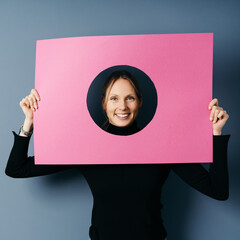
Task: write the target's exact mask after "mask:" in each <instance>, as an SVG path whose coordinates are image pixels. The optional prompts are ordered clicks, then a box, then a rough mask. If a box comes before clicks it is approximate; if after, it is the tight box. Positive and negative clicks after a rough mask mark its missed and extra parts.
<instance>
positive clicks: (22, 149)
mask: <svg viewBox="0 0 240 240" xmlns="http://www.w3.org/2000/svg"><path fill="white" fill-rule="evenodd" d="M13 134H14V144H13V147H12V150H11V153H10V156H9V159H8V163H7V166H6V169H5V173H6V175H8V176H9V177H13V178H27V177H36V176H42V175H47V174H51V173H55V172H59V171H62V170H66V169H69V168H71V167H73V166H71V165H35V163H34V157H28V156H27V153H28V146H29V142H30V137H23V136H19V135H17V134H16V133H15V132H13Z"/></svg>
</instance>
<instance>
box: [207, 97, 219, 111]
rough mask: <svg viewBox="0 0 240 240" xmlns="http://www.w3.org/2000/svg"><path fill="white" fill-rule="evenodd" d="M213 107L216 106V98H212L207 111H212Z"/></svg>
mask: <svg viewBox="0 0 240 240" xmlns="http://www.w3.org/2000/svg"><path fill="white" fill-rule="evenodd" d="M213 106H218V100H217V98H214V99H213V100H212V101H211V102H210V103H209V105H208V109H212V107H213Z"/></svg>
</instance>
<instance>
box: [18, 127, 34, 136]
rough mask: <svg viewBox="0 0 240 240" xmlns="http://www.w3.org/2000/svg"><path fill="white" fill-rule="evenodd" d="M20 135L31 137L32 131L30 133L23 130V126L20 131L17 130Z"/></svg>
mask: <svg viewBox="0 0 240 240" xmlns="http://www.w3.org/2000/svg"><path fill="white" fill-rule="evenodd" d="M20 133H22V134H23V135H25V136H27V137H31V135H32V134H33V131H31V132H27V131H25V130H23V125H22V126H21V128H20V130H19V134H20Z"/></svg>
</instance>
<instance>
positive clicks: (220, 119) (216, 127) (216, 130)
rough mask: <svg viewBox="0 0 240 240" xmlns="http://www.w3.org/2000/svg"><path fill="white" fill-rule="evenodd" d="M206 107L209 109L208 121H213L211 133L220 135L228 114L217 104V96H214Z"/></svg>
mask: <svg viewBox="0 0 240 240" xmlns="http://www.w3.org/2000/svg"><path fill="white" fill-rule="evenodd" d="M208 108H209V109H210V110H212V111H211V113H210V121H212V122H213V135H222V128H223V126H224V125H225V123H226V121H227V120H228V118H229V115H228V114H227V112H226V111H225V110H223V108H222V107H219V106H218V100H217V98H214V99H213V100H212V101H211V102H210V103H209V106H208Z"/></svg>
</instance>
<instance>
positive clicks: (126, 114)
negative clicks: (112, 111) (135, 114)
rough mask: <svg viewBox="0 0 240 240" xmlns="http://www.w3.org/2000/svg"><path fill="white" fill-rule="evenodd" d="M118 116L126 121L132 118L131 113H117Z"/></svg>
mask: <svg viewBox="0 0 240 240" xmlns="http://www.w3.org/2000/svg"><path fill="white" fill-rule="evenodd" d="M116 116H117V118H118V119H120V120H126V119H128V117H129V116H130V113H124V114H120V113H116Z"/></svg>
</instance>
